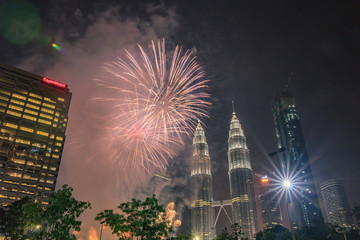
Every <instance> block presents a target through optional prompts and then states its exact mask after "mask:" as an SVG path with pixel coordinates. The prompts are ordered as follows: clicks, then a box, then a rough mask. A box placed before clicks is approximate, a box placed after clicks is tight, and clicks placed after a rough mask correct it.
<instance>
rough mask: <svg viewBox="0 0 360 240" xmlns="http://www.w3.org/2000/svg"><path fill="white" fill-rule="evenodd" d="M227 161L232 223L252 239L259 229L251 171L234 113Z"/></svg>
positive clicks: (244, 140) (240, 130)
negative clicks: (236, 224) (237, 225)
mask: <svg viewBox="0 0 360 240" xmlns="http://www.w3.org/2000/svg"><path fill="white" fill-rule="evenodd" d="M228 161H229V179H230V196H231V201H232V210H233V222H234V223H238V224H239V226H240V227H241V231H242V232H243V233H244V237H247V238H249V239H254V237H255V234H256V232H257V231H258V229H259V227H258V219H257V211H256V201H255V192H254V184H253V170H252V168H251V164H250V152H249V149H248V147H247V143H246V137H245V135H244V132H243V129H242V127H241V125H240V122H239V120H238V119H237V117H236V115H235V112H234V113H233V117H232V120H231V123H230V131H229V140H228Z"/></svg>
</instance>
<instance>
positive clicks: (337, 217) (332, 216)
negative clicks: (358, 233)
mask: <svg viewBox="0 0 360 240" xmlns="http://www.w3.org/2000/svg"><path fill="white" fill-rule="evenodd" d="M320 190H321V194H322V196H323V201H324V205H325V212H326V215H327V218H328V221H329V222H330V223H332V224H334V225H337V226H341V227H346V228H349V229H351V228H354V227H355V224H354V220H353V218H352V216H351V215H350V214H351V213H350V207H349V202H348V199H347V197H346V194H345V189H344V185H343V183H342V181H340V180H329V181H326V182H323V183H322V184H320Z"/></svg>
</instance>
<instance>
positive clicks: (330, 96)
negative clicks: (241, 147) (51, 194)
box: [0, 0, 360, 234]
mask: <svg viewBox="0 0 360 240" xmlns="http://www.w3.org/2000/svg"><path fill="white" fill-rule="evenodd" d="M2 2H10V1H7V0H4V1H2ZM11 2H21V1H20V0H19V1H15V0H14V1H11ZM26 2H28V3H30V4H31V6H33V9H36V11H37V12H36V15H37V16H38V17H39V19H40V20H41V21H40V24H41V26H38V28H36V29H35V30H34V31H35V32H34V34H30V33H33V31H32V30H33V29H29V31H24V29H23V28H21V29H20V30H19V31H15V32H17V33H19V34H20V36H21V33H22V34H25V33H28V34H27V35H26V36H24V38H23V39H24V40H26V39H27V42H25V43H18V42H16V40H17V39H9V38H8V37H6V36H5V34H4V32H3V28H0V30H1V31H0V46H1V47H0V49H1V53H2V54H1V55H0V62H1V63H5V64H8V65H11V66H15V67H18V68H20V69H24V70H26V71H29V72H33V73H35V74H38V75H41V76H47V77H49V78H50V79H55V80H57V81H59V82H64V83H66V84H68V85H69V88H70V89H71V91H72V92H73V98H72V104H71V107H70V110H69V124H68V127H67V139H66V142H65V147H64V152H63V160H62V165H61V168H60V170H59V177H58V182H57V184H58V186H57V187H58V188H59V187H60V186H61V185H62V184H65V183H67V184H69V185H70V186H72V187H73V188H74V194H75V195H76V196H77V197H79V198H80V199H84V200H89V201H91V202H93V203H94V206H93V208H94V210H93V211H94V212H95V211H97V212H100V211H102V210H103V209H104V208H106V207H108V208H110V207H113V206H116V205H117V204H118V203H119V202H121V201H124V200H125V199H129V198H131V194H130V192H131V191H132V189H133V188H134V186H130V187H124V185H125V184H124V183H123V182H119V181H117V180H116V181H114V179H118V175H117V174H119V172H120V171H118V170H116V167H114V165H113V164H112V162H111V156H110V154H108V152H106V151H103V148H104V146H107V145H108V144H109V142H108V140H107V139H109V135H107V134H106V132H104V131H103V130H104V129H106V127H108V125H107V122H106V120H107V116H109V112H111V109H108V108H106V106H104V105H101V104H98V103H97V102H95V101H93V99H94V98H98V97H101V96H104V95H106V94H107V92H104V91H103V90H102V89H101V88H99V87H98V86H96V84H94V82H93V81H92V79H94V78H96V77H97V76H98V75H99V74H100V72H101V71H100V70H101V67H102V66H103V64H104V63H105V62H109V61H112V60H114V59H116V57H117V56H118V55H120V54H121V53H122V50H123V49H129V48H131V47H135V45H136V43H138V42H139V43H140V44H147V43H149V42H150V41H151V40H156V39H160V38H163V37H165V38H166V40H167V42H168V43H169V44H170V45H171V44H173V45H174V46H175V45H177V44H181V45H183V46H184V49H192V50H193V52H194V53H195V54H196V55H197V56H198V60H199V63H200V64H201V65H202V66H204V70H205V72H206V76H207V79H210V80H211V84H210V87H209V90H210V93H211V96H212V98H211V103H212V109H211V110H210V112H209V113H210V118H209V119H202V121H203V123H204V126H206V129H211V131H207V140H208V144H209V151H210V155H211V158H212V166H211V169H212V177H213V185H214V186H213V187H214V189H217V191H216V192H214V199H215V200H217V199H230V187H229V186H228V185H227V184H224V183H226V182H228V168H229V166H228V159H227V157H226V156H227V151H228V149H227V145H226V142H227V139H228V132H227V130H225V131H224V129H227V128H228V124H229V120H230V119H229V117H230V116H229V114H231V109H232V107H231V101H232V100H234V101H235V102H236V109H235V110H236V112H237V113H238V118H239V119H240V120H241V124H242V127H243V130H244V131H245V133H246V135H247V144H248V147H249V149H250V150H251V161H252V168H253V169H254V171H256V172H261V173H264V174H268V172H267V167H268V166H269V163H270V161H271V160H270V159H269V157H268V153H269V152H273V151H275V150H276V149H277V144H276V140H275V137H276V136H275V132H274V129H273V128H274V126H273V125H274V124H273V119H272V113H271V110H270V107H271V100H272V98H273V95H274V93H275V92H277V91H280V90H282V89H283V88H284V87H285V84H286V83H287V82H288V78H289V77H291V80H290V82H289V84H288V89H289V90H291V92H292V93H293V94H294V97H295V98H296V100H297V106H298V109H299V114H300V116H301V121H302V128H303V133H304V138H305V142H306V145H307V150H308V155H309V161H310V162H311V165H312V173H313V175H314V180H315V185H316V186H317V188H318V186H319V183H321V182H323V181H324V180H327V179H328V178H334V179H341V180H343V181H344V187H345V189H347V190H350V189H351V190H352V189H357V185H356V184H357V182H358V181H359V177H358V174H357V169H359V168H360V162H359V161H358V153H357V149H358V145H359V144H360V143H359V139H358V137H357V133H358V132H359V131H360V126H359V124H358V121H359V119H360V115H359V112H358V111H357V109H359V97H358V96H359V91H358V88H357V87H356V86H357V82H358V78H359V68H358V63H359V56H360V47H359V43H360V41H359V39H360V31H359V28H358V24H357V23H358V22H359V21H360V17H359V15H358V13H357V9H358V7H359V3H358V2H355V1H342V2H335V1H330V2H328V3H327V4H323V2H321V1H315V2H311V3H310V2H309V3H307V2H304V1H292V2H286V1H279V2H268V1H264V2H262V3H259V4H255V3H253V2H241V1H233V2H231V1H230V2H215V1H202V0H200V1H196V2H192V1H188V0H186V1H182V2H176V3H174V2H168V1H165V2H164V1H123V2H121V3H119V2H118V1H115V0H104V1H88V2H83V1H66V0H65V1H63V2H62V5H61V6H59V4H58V2H56V1H54V0H50V1H46V2H43V1H41V2H39V1H26ZM0 8H1V9H3V8H4V5H2V4H0ZM200 10H201V11H200ZM1 16H3V15H1ZM1 16H0V18H1ZM54 16H56V17H54ZM1 20H2V18H1ZM2 22H3V21H1V23H2ZM7 22H8V21H7ZM20 26H22V27H24V28H25V30H28V29H27V27H31V26H29V25H20ZM25 37H26V38H25ZM29 39H30V40H29ZM52 44H55V45H54V46H57V48H55V47H54V46H52ZM101 126H103V128H101ZM89 129H91V131H90V130H89ZM95 139H96V140H97V141H96V142H94V140H95ZM190 142H191V139H190V138H188V139H187V140H186V146H188V145H189V144H190ZM95 149H97V151H95ZM179 159H180V160H179ZM189 159H190V158H189V156H187V152H186V150H185V153H184V154H183V156H180V157H178V158H175V160H173V161H171V162H170V166H169V167H167V171H168V172H169V175H171V177H172V178H175V179H179V181H178V182H180V183H179V184H178V185H177V186H175V187H174V189H175V190H173V191H172V192H171V191H170V193H171V194H172V196H175V195H176V192H177V190H178V189H181V188H183V187H184V186H186V181H185V180H186V179H187V178H188V174H187V173H183V174H182V173H179V172H180V170H179V169H181V171H182V170H184V169H188V168H186V167H187V166H188V161H189ZM174 168H175V169H174ZM184 171H185V170H184ZM268 175H270V174H268ZM172 187H173V186H172ZM318 190H319V189H318ZM184 198H186V199H188V196H185V197H184ZM348 198H349V204H350V206H352V205H353V203H354V202H356V201H359V199H360V192H359V191H358V190H354V191H348ZM90 215H91V214H90V213H89V214H88V215H87V216H85V217H84V219H86V221H84V222H85V223H86V226H85V227H84V231H87V230H89V229H90V228H91V227H94V228H95V229H98V223H95V222H94V221H93V217H92V216H90ZM223 222H225V221H223ZM223 222H219V223H218V225H217V230H218V231H219V230H220V229H222V228H224V227H225V226H228V225H227V224H225V223H223ZM105 234H106V233H105Z"/></svg>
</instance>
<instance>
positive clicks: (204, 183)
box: [191, 122, 215, 240]
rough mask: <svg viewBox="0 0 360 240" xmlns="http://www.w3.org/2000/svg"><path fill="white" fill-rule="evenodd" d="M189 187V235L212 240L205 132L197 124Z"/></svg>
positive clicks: (213, 233) (209, 167)
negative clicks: (190, 199)
mask: <svg viewBox="0 0 360 240" xmlns="http://www.w3.org/2000/svg"><path fill="white" fill-rule="evenodd" d="M191 187H192V188H193V199H192V202H191V233H192V237H193V239H198V240H204V239H206V240H210V239H211V240H212V239H213V238H214V236H215V230H214V210H213V208H212V206H211V202H212V201H213V188H212V176H211V163H210V155H209V148H208V144H207V142H206V137H205V132H204V129H203V128H202V126H201V124H200V122H199V123H198V125H197V127H196V130H195V134H194V139H193V154H192V161H191Z"/></svg>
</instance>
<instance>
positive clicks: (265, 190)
mask: <svg viewBox="0 0 360 240" xmlns="http://www.w3.org/2000/svg"><path fill="white" fill-rule="evenodd" d="M259 182H260V183H259V186H260V187H259V193H260V194H259V200H260V206H261V218H262V222H263V227H264V229H269V228H273V227H275V226H276V225H282V217H281V210H280V201H279V200H280V199H279V198H278V196H277V195H276V194H275V193H274V192H273V191H272V190H273V189H272V184H271V180H270V179H269V178H268V177H267V176H262V177H261V178H260V180H259Z"/></svg>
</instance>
